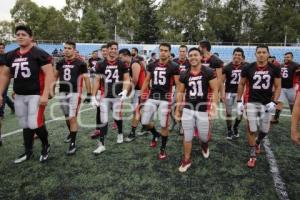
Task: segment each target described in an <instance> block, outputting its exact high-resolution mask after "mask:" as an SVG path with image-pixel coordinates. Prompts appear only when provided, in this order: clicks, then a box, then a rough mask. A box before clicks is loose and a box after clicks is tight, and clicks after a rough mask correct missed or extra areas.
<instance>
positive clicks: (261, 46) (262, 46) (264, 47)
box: [255, 44, 270, 53]
mask: <svg viewBox="0 0 300 200" xmlns="http://www.w3.org/2000/svg"><path fill="white" fill-rule="evenodd" d="M259 48H262V49H267V51H268V53H270V51H269V47H268V46H267V45H265V44H259V45H257V46H256V50H255V52H257V50H258V49H259Z"/></svg>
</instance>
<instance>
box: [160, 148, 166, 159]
mask: <svg viewBox="0 0 300 200" xmlns="http://www.w3.org/2000/svg"><path fill="white" fill-rule="evenodd" d="M166 158H167V154H166V151H165V150H160V152H159V154H158V159H159V160H165V159H166Z"/></svg>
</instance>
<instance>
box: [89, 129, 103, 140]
mask: <svg viewBox="0 0 300 200" xmlns="http://www.w3.org/2000/svg"><path fill="white" fill-rule="evenodd" d="M100 135H101V132H100V130H95V131H94V133H92V134H91V138H92V139H96V138H97V137H99V136H100Z"/></svg>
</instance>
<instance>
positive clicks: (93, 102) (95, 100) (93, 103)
mask: <svg viewBox="0 0 300 200" xmlns="http://www.w3.org/2000/svg"><path fill="white" fill-rule="evenodd" d="M91 105H92V106H93V107H94V108H96V107H99V106H100V103H99V102H98V100H97V98H96V97H95V96H92V97H91Z"/></svg>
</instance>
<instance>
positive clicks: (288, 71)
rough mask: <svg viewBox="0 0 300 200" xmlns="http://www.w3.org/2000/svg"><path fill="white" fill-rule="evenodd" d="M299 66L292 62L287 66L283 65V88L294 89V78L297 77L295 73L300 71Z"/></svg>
mask: <svg viewBox="0 0 300 200" xmlns="http://www.w3.org/2000/svg"><path fill="white" fill-rule="evenodd" d="M299 66H300V65H299V64H298V63H295V62H290V63H287V64H282V65H281V66H280V68H281V78H282V81H281V87H282V88H287V89H289V88H293V86H294V78H295V76H296V74H295V72H296V70H297V69H299Z"/></svg>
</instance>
